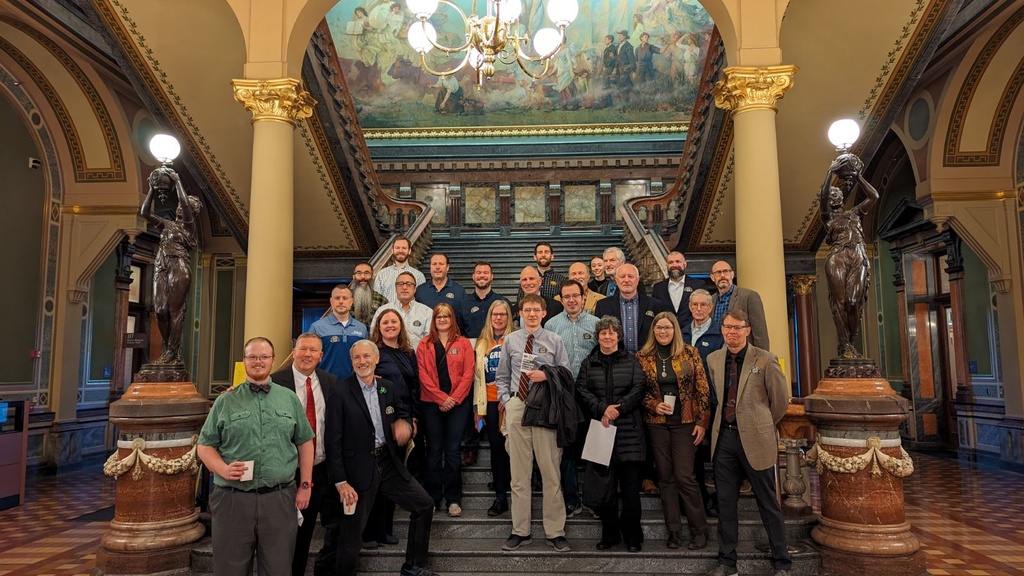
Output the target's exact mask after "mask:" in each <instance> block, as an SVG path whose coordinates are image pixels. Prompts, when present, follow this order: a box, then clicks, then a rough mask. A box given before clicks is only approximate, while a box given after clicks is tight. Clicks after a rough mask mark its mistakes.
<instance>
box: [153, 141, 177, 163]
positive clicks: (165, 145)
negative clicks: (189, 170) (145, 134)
mask: <svg viewBox="0 0 1024 576" xmlns="http://www.w3.org/2000/svg"><path fill="white" fill-rule="evenodd" d="M149 151H150V152H151V153H152V154H153V157H154V158H156V159H157V160H159V161H161V162H164V163H167V162H171V161H173V160H174V159H175V158H177V157H178V154H181V144H179V143H178V139H177V138H175V137H174V136H171V135H169V134H157V135H156V136H153V138H151V139H150V141H149Z"/></svg>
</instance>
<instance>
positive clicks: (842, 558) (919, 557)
mask: <svg viewBox="0 0 1024 576" xmlns="http://www.w3.org/2000/svg"><path fill="white" fill-rule="evenodd" d="M820 550H821V567H822V571H823V572H824V573H826V574H835V575H837V576H847V575H849V576H864V575H865V574H870V575H871V576H922V575H924V574H927V573H928V571H927V569H926V568H925V555H924V551H923V550H918V551H917V552H914V553H913V554H908V555H905V556H886V557H882V556H861V555H858V554H849V553H847V552H842V551H839V550H832V549H831V548H827V547H824V546H822V547H821V548H820Z"/></svg>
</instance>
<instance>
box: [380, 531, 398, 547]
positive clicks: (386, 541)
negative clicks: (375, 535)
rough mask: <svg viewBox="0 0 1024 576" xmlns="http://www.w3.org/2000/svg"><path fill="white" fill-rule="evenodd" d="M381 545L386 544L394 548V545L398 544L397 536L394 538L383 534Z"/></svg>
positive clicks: (392, 535) (391, 535)
mask: <svg viewBox="0 0 1024 576" xmlns="http://www.w3.org/2000/svg"><path fill="white" fill-rule="evenodd" d="M381 544H386V545H388V546H394V545H395V544H398V536H395V535H394V534H385V535H384V541H383V542H381Z"/></svg>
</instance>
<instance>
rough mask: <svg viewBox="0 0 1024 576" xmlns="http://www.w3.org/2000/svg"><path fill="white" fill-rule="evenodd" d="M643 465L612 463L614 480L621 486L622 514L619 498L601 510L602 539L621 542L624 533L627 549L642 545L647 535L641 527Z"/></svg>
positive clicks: (599, 512)
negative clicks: (620, 537) (641, 473)
mask: <svg viewBox="0 0 1024 576" xmlns="http://www.w3.org/2000/svg"><path fill="white" fill-rule="evenodd" d="M644 465H645V464H644V463H643V462H612V464H611V466H612V468H614V469H615V478H616V479H617V480H618V483H619V490H620V492H619V496H620V497H621V498H622V513H621V514H620V513H619V499H618V498H616V499H614V500H613V501H612V503H611V504H608V505H607V506H602V507H601V509H600V510H598V514H600V516H601V540H604V541H611V540H618V539H619V535H620V534H621V536H622V539H623V540H625V541H626V545H627V546H638V545H640V544H643V541H644V532H643V529H641V528H640V471H641V468H643V467H644Z"/></svg>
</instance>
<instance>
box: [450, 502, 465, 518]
mask: <svg viewBox="0 0 1024 576" xmlns="http://www.w3.org/2000/svg"><path fill="white" fill-rule="evenodd" d="M448 515H449V516H451V517H452V518H458V517H459V516H462V506H459V505H458V504H455V503H452V504H449V505H448Z"/></svg>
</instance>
